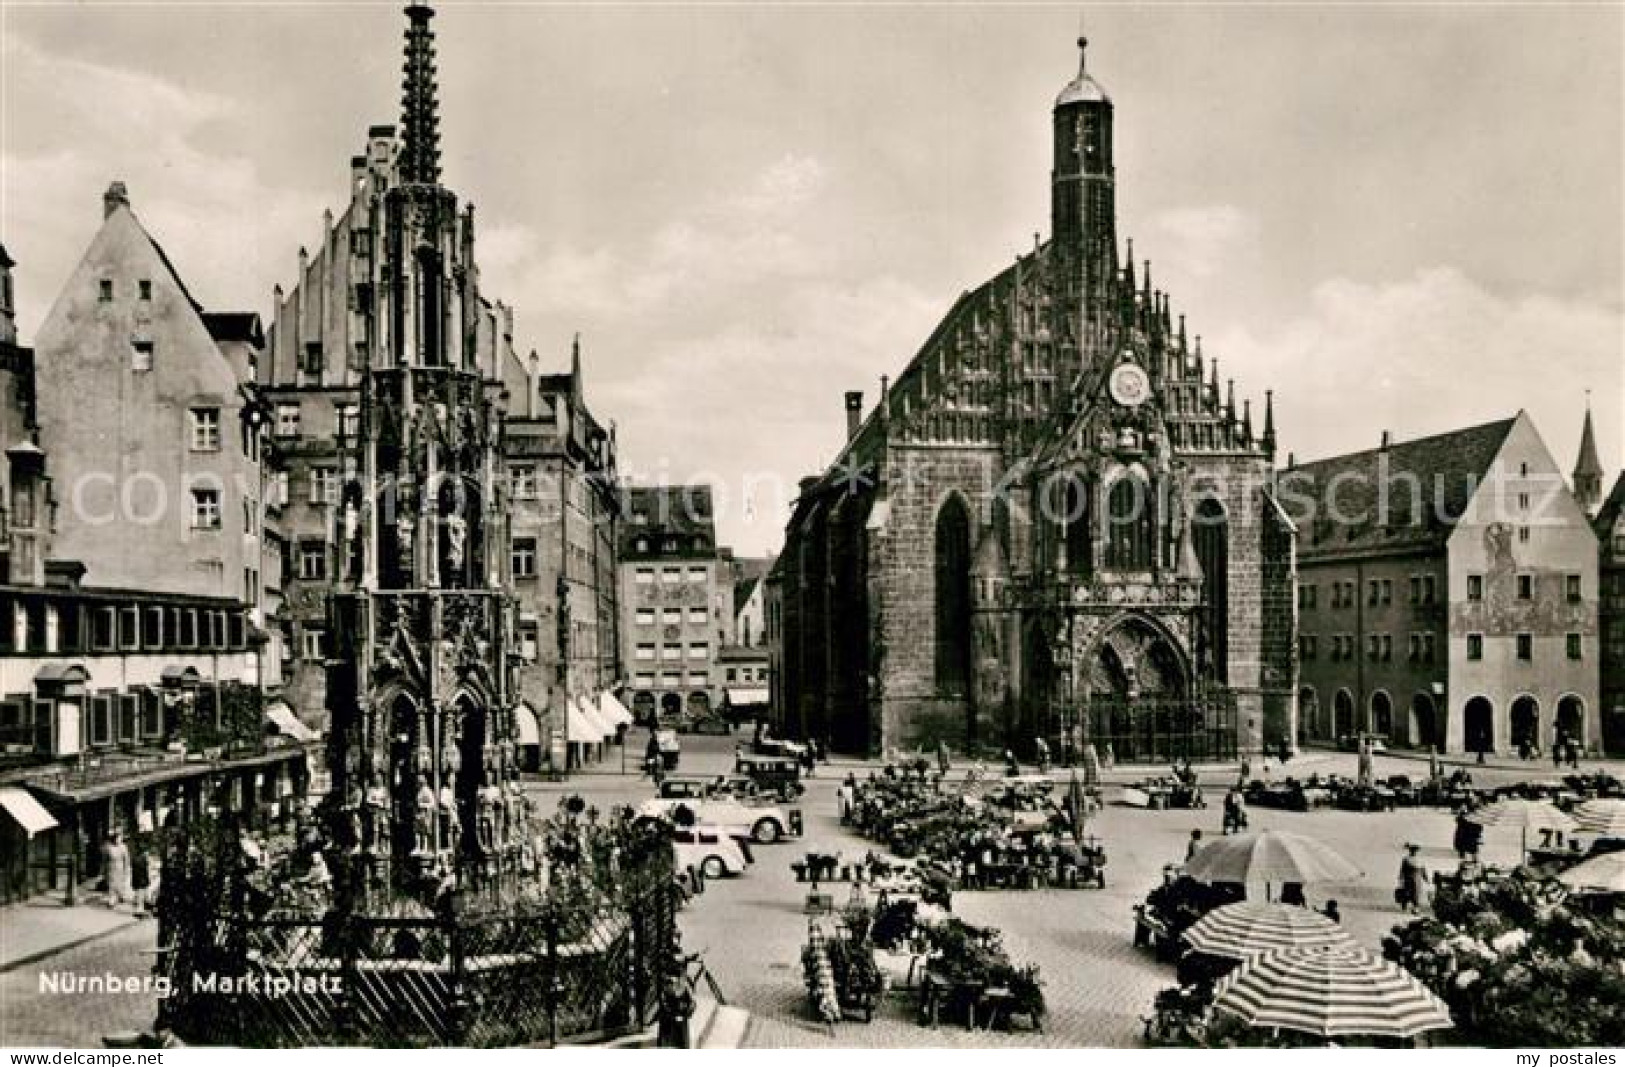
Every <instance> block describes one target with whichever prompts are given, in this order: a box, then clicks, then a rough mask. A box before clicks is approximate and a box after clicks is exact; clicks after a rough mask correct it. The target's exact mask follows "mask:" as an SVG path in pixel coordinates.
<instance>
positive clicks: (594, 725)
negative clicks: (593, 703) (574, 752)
mask: <svg viewBox="0 0 1625 1067" xmlns="http://www.w3.org/2000/svg"><path fill="white" fill-rule="evenodd" d="M564 739H565V740H566V741H568V742H570V744H572V745H596V744H599V743H600V742H602V741H603V740H604V732H603V731H602V730H601V729H599V725H598V720H597V719H596V718H594V717H593V716H592V715H591V714H590V712H589V709H587V708H585V707H583V706H582V704H581V702H580V701H577V700H572V701H570V702H569V703H568V704H566V705H565V711H564Z"/></svg>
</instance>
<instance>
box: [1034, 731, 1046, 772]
mask: <svg viewBox="0 0 1625 1067" xmlns="http://www.w3.org/2000/svg"><path fill="white" fill-rule="evenodd" d="M1033 751H1034V753H1036V754H1037V756H1038V773H1039V774H1043V773H1044V772H1045V771H1047V770H1049V742H1048V741H1045V740H1044V739H1043V738H1042V737H1038V738H1034V739H1033Z"/></svg>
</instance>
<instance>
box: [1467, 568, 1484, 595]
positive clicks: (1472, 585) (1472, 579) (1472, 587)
mask: <svg viewBox="0 0 1625 1067" xmlns="http://www.w3.org/2000/svg"><path fill="white" fill-rule="evenodd" d="M1467 599H1468V600H1483V599H1484V576H1483V575H1482V574H1469V575H1468V576H1467Z"/></svg>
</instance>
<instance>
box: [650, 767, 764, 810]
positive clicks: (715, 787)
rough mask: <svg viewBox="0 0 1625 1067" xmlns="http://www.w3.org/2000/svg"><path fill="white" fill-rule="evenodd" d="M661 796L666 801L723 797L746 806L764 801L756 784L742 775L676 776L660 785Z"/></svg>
mask: <svg viewBox="0 0 1625 1067" xmlns="http://www.w3.org/2000/svg"><path fill="white" fill-rule="evenodd" d="M659 796H660V797H661V798H662V799H664V800H710V799H712V798H716V797H723V798H732V799H734V800H738V801H741V802H742V803H745V804H756V803H760V802H762V800H763V799H764V798H761V797H758V796H757V791H756V783H755V782H753V781H752V780H751V779H749V778H747V777H745V776H744V775H741V774H715V775H701V774H674V775H672V776H671V777H670V778H667V779H665V780H664V781H662V782H661V783H660V793H659Z"/></svg>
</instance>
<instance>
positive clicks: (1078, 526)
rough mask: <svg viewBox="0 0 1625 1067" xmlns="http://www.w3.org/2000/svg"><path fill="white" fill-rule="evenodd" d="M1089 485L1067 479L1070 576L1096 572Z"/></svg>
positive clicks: (1065, 517)
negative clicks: (1091, 534) (1093, 554)
mask: <svg viewBox="0 0 1625 1067" xmlns="http://www.w3.org/2000/svg"><path fill="white" fill-rule="evenodd" d="M1089 510H1090V508H1089V483H1088V482H1086V481H1084V480H1083V479H1082V478H1081V477H1079V476H1077V475H1073V476H1071V477H1070V478H1068V479H1067V485H1066V513H1065V515H1064V516H1063V521H1064V523H1065V529H1066V567H1067V571H1068V573H1070V574H1073V575H1075V576H1077V577H1087V576H1088V575H1089V574H1090V572H1091V571H1093V570H1094V559H1093V556H1092V548H1093V538H1092V537H1091V536H1090V533H1091V531H1090V515H1089Z"/></svg>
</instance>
